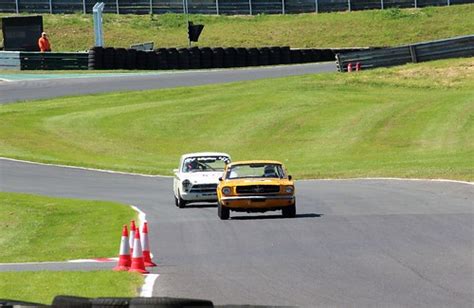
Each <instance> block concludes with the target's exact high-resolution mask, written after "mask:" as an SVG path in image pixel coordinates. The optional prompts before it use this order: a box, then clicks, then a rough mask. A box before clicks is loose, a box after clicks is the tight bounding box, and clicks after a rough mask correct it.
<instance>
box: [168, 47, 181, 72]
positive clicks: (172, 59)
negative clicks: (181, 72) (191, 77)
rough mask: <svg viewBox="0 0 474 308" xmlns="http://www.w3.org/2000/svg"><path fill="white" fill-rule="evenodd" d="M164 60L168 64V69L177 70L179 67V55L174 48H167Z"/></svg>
mask: <svg viewBox="0 0 474 308" xmlns="http://www.w3.org/2000/svg"><path fill="white" fill-rule="evenodd" d="M166 53H167V55H166V60H167V62H168V63H167V64H168V69H177V68H178V67H179V65H178V64H179V59H178V58H179V54H178V51H177V50H176V48H168V49H167V50H166Z"/></svg>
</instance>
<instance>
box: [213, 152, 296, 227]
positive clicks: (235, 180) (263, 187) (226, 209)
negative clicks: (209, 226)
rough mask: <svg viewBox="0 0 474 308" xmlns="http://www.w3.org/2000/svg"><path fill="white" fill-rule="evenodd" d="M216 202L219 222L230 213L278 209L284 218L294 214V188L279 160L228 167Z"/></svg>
mask: <svg viewBox="0 0 474 308" xmlns="http://www.w3.org/2000/svg"><path fill="white" fill-rule="evenodd" d="M217 199H218V216H219V218H220V219H228V218H229V215H230V211H237V212H248V213H250V212H266V211H276V210H281V211H282V214H283V216H284V217H295V215H296V199H295V186H294V183H293V180H292V179H291V175H288V173H287V172H286V169H285V167H284V166H283V164H282V163H280V162H278V161H267V160H256V161H241V162H234V163H231V164H228V165H227V166H226V168H225V170H224V175H223V176H222V177H221V178H220V179H219V185H218V186H217Z"/></svg>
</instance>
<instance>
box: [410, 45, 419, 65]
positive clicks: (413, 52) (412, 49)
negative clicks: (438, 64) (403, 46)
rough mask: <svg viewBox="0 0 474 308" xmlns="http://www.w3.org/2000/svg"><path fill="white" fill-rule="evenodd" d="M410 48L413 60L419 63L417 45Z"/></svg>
mask: <svg viewBox="0 0 474 308" xmlns="http://www.w3.org/2000/svg"><path fill="white" fill-rule="evenodd" d="M409 48H410V56H411V62H413V63H417V62H418V59H417V57H416V46H414V45H410V46H409Z"/></svg>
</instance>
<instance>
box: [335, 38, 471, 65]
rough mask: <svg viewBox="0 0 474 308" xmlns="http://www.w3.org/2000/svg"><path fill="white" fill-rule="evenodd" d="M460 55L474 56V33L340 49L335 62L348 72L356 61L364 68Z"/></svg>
mask: <svg viewBox="0 0 474 308" xmlns="http://www.w3.org/2000/svg"><path fill="white" fill-rule="evenodd" d="M459 57H474V35H467V36H460V37H454V38H450V39H445V40H437V41H431V42H423V43H418V44H412V45H405V46H399V47H393V48H382V49H373V50H364V51H355V52H348V53H339V54H336V62H337V67H338V71H340V72H347V71H348V70H349V67H351V68H352V67H355V66H356V65H357V66H359V67H360V68H361V69H370V68H376V67H390V66H395V65H401V64H406V63H410V62H412V63H417V62H423V61H431V60H439V59H448V58H459Z"/></svg>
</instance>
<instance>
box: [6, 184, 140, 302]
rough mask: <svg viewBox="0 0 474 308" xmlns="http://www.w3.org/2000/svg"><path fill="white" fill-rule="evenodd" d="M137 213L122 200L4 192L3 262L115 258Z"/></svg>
mask: <svg viewBox="0 0 474 308" xmlns="http://www.w3.org/2000/svg"><path fill="white" fill-rule="evenodd" d="M135 217H136V213H135V211H133V210H132V209H131V208H130V207H129V206H126V205H123V204H119V203H113V202H103V201H89V200H77V199H64V198H50V197H43V196H36V195H28V194H18V193H4V192H0V228H1V229H2V230H4V231H3V232H2V233H1V235H0V246H1V247H2V249H0V263H1V262H33V261H62V260H71V259H82V258H100V257H115V256H117V254H118V249H119V247H120V236H121V231H122V226H123V225H124V224H127V223H128V222H129V221H130V219H133V218H135ZM0 281H3V279H0ZM0 290H3V289H2V288H1V287H0ZM0 294H1V292H0ZM0 297H2V296H0Z"/></svg>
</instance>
